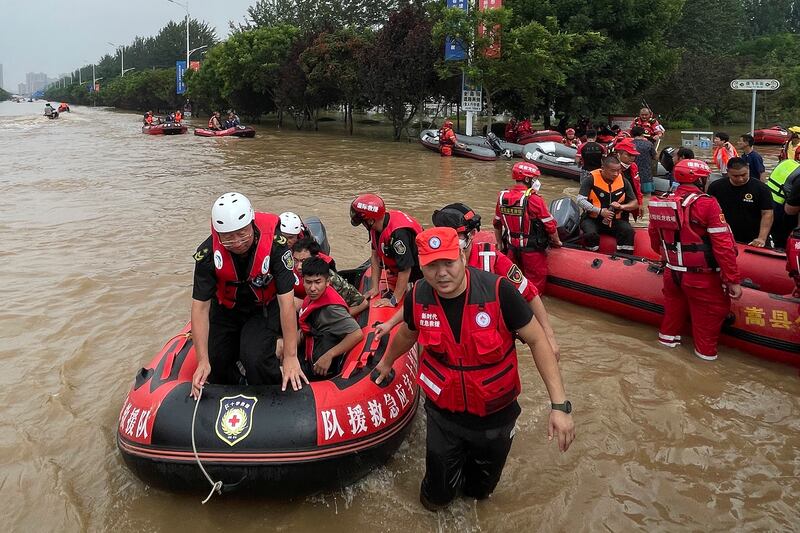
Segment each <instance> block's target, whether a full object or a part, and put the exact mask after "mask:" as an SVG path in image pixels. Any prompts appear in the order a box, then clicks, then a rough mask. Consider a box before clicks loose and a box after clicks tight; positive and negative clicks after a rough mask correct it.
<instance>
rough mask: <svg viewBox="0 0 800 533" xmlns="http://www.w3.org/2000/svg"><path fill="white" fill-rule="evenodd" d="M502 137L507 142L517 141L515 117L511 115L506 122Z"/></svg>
mask: <svg viewBox="0 0 800 533" xmlns="http://www.w3.org/2000/svg"><path fill="white" fill-rule="evenodd" d="M503 139H505V140H506V141H507V142H510V143H515V142H517V118H516V117H511V119H510V120H509V121H508V123H507V124H506V129H505V130H504V131H503Z"/></svg>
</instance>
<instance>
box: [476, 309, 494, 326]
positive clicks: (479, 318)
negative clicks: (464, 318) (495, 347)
mask: <svg viewBox="0 0 800 533" xmlns="http://www.w3.org/2000/svg"><path fill="white" fill-rule="evenodd" d="M475 323H476V324H478V325H479V326H480V327H482V328H485V327H486V326H488V325H489V324H491V323H492V318H491V317H490V316H489V313H487V312H485V311H481V312H480V313H478V314H477V315H475Z"/></svg>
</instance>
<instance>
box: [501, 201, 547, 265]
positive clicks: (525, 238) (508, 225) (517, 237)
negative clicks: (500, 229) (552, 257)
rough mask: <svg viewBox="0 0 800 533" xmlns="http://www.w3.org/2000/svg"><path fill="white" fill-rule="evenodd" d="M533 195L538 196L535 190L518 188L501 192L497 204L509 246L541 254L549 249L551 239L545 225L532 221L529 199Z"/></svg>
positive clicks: (538, 221) (539, 221)
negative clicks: (529, 212) (540, 252)
mask: <svg viewBox="0 0 800 533" xmlns="http://www.w3.org/2000/svg"><path fill="white" fill-rule="evenodd" d="M532 194H536V191H534V190H533V189H522V188H516V187H515V188H513V189H506V190H504V191H500V196H499V198H498V200H497V202H498V204H499V206H500V216H501V218H502V220H503V226H504V228H505V232H504V233H505V235H504V238H505V239H507V240H508V243H507V244H508V246H509V247H510V248H513V249H518V250H525V251H537V252H539V251H542V250H545V249H546V248H547V243H548V242H550V238H549V237H548V235H547V229H545V227H544V223H543V222H542V221H541V220H539V219H535V220H531V217H530V215H529V214H528V197H529V196H530V195H532Z"/></svg>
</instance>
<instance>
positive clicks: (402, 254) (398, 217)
mask: <svg viewBox="0 0 800 533" xmlns="http://www.w3.org/2000/svg"><path fill="white" fill-rule="evenodd" d="M350 223H351V224H352V225H353V226H358V225H359V224H361V225H363V226H364V227H365V228H367V231H368V232H369V238H370V242H371V245H372V253H371V255H370V265H371V267H372V279H371V282H372V283H371V285H370V288H369V290H368V291H367V292H366V293H365V294H364V296H365V297H366V298H367V299H371V298H372V297H373V296H378V295H379V293H380V280H381V265H383V268H385V269H386V279H387V281H388V283H389V290H390V291H391V293H392V294H391V295H390V296H389V297H388V298H380V299H378V300H377V301H375V302H373V305H374V306H375V307H387V306H392V307H394V306H396V305H397V304H398V302H402V301H403V296H404V295H405V293H406V290H407V289H408V284H409V283H413V282H414V281H416V280H418V279H419V278H421V277H422V272H420V270H419V261H418V259H417V246H416V244H415V241H414V237H416V236H417V234H418V233H420V232H421V231H422V226H421V225H420V223H419V222H417V221H416V220H415V219H414V218H412V217H410V216H408V215H407V214H405V213H403V212H402V211H387V210H386V206H385V205H384V203H383V199H381V197H380V196H378V195H376V194H362V195H360V196H358V197H356V199H355V200H353V203H351V204H350Z"/></svg>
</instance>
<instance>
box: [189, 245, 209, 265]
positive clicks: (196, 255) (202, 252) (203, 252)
mask: <svg viewBox="0 0 800 533" xmlns="http://www.w3.org/2000/svg"><path fill="white" fill-rule="evenodd" d="M207 254H208V248H203V249H202V250H197V251H196V252H195V253H194V255H193V256H192V257H194V260H195V261H197V262H198V263H199V262H200V261H202V260H203V259H204V258H205V256H206V255H207Z"/></svg>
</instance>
